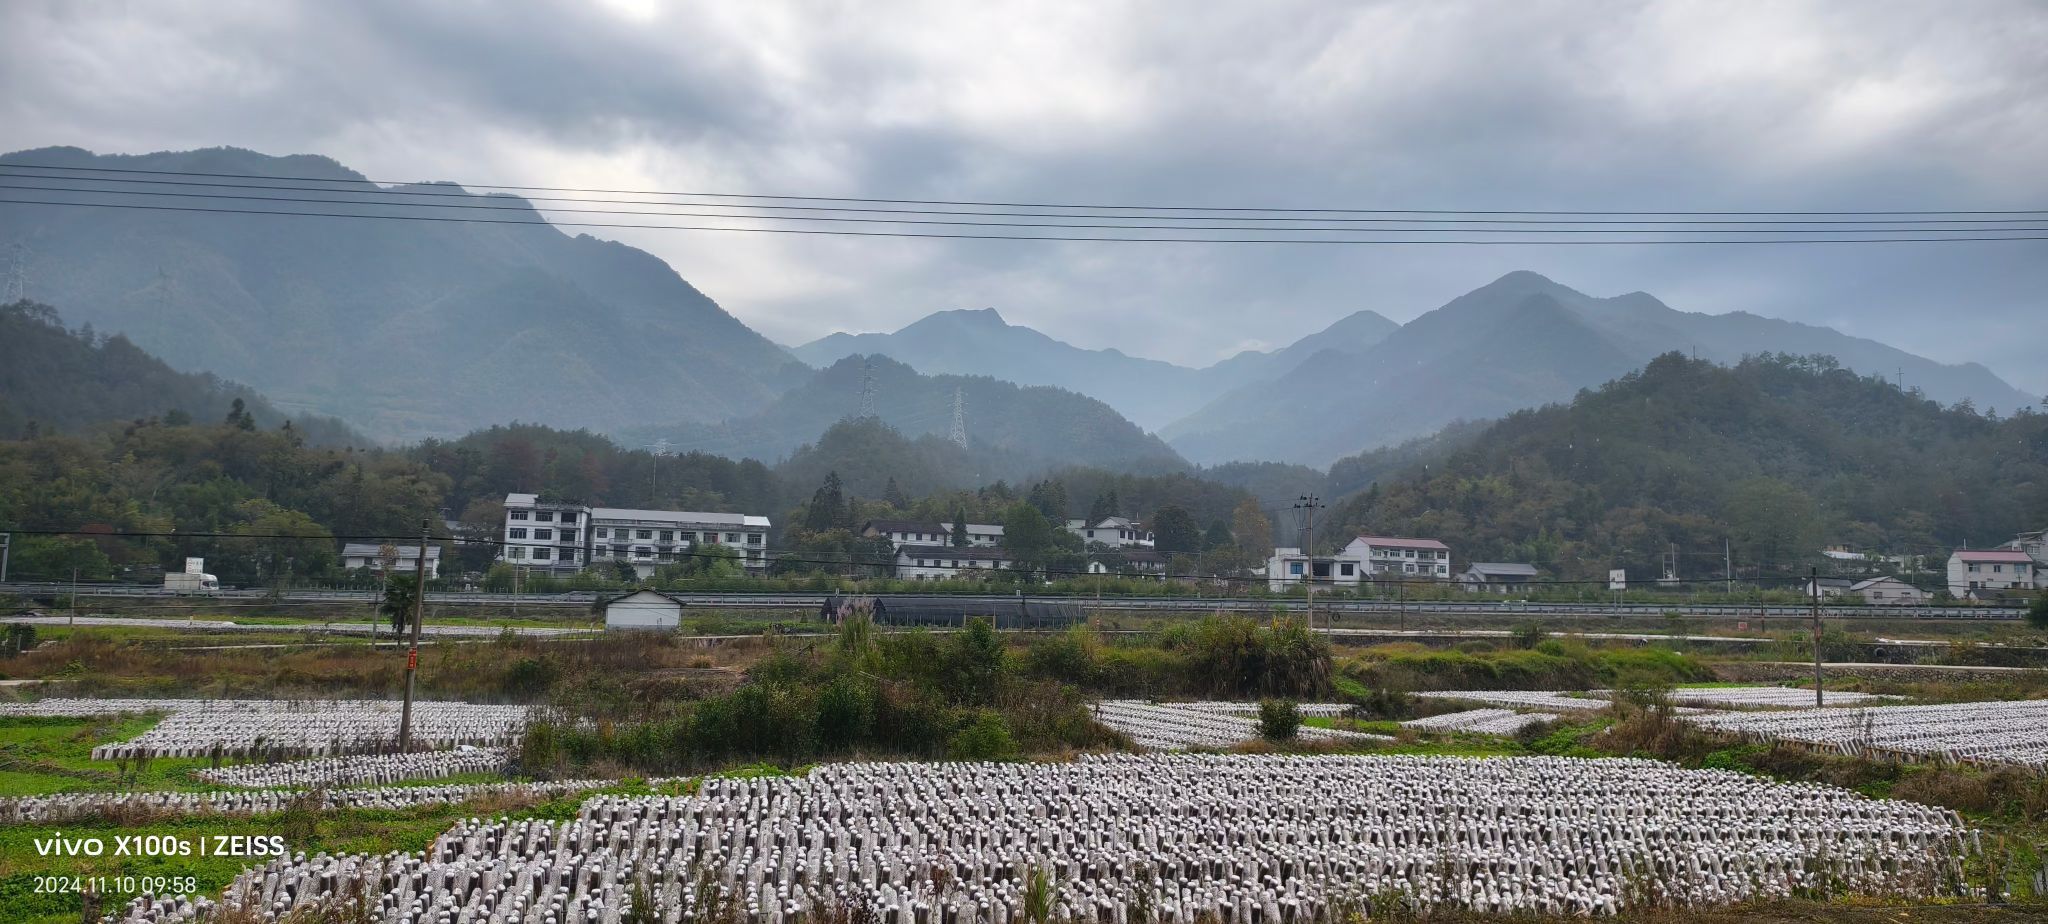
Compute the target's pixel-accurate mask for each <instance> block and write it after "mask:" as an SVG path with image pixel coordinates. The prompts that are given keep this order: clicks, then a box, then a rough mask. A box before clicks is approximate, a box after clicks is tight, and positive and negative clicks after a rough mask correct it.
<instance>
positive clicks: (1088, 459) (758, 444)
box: [621, 356, 1187, 478]
mask: <svg viewBox="0 0 2048 924" xmlns="http://www.w3.org/2000/svg"><path fill="white" fill-rule="evenodd" d="M864 379H866V380H869V381H870V382H871V384H872V387H873V390H874V405H875V416H876V417H879V418H880V419H881V421H882V422H883V423H885V424H887V425H889V426H890V427H893V428H895V429H896V430H897V431H898V432H900V433H901V434H903V435H904V436H905V437H908V438H911V439H915V438H917V437H919V436H924V435H934V436H938V437H942V438H943V437H946V436H948V435H949V434H950V433H951V430H952V425H953V399H954V394H955V391H956V390H957V391H958V393H959V396H960V400H961V406H962V411H963V415H962V416H963V420H964V422H965V424H966V430H967V438H968V445H969V448H970V449H971V450H973V451H974V452H975V453H976V454H977V455H982V456H986V457H988V458H990V459H995V460H1000V462H999V464H998V462H995V461H991V462H989V463H986V464H988V465H989V466H990V468H988V469H986V471H987V472H990V473H993V472H997V471H1001V472H1009V471H1026V470H1038V469H1042V468H1046V467H1052V466H1058V465H1098V466H1102V467H1105V468H1112V469H1116V470H1119V471H1164V470H1172V469H1180V468H1185V467H1186V466H1187V463H1186V462H1185V461H1184V460H1182V459H1181V458H1180V457H1179V456H1178V455H1176V454H1175V453H1174V451H1173V449H1172V448H1171V447H1168V446H1167V445H1166V444H1165V443H1164V442H1162V441H1160V439H1159V438H1158V437H1156V436H1153V435H1151V434H1149V433H1146V432H1145V431H1144V430H1142V429H1139V428H1138V426H1137V425H1135V424H1133V423H1131V422H1130V421H1128V420H1125V419H1124V418H1123V417H1121V416H1119V415H1118V414H1117V412H1116V411H1115V410H1114V409H1112V408H1110V407H1109V406H1108V405H1107V404H1104V403H1102V402H1100V401H1097V400H1095V399H1094V398H1090V397H1087V396H1085V395H1079V394H1075V393H1073V392H1071V391H1066V390H1063V389H1059V388H1051V387H1046V386H1019V385H1013V384H1011V383H1009V382H1003V381H998V380H996V379H993V378H989V377H988V376H979V375H976V376H966V375H921V374H919V373H918V371H917V370H915V369H912V368H911V367H909V366H907V365H905V364H903V363H900V362H897V361H895V360H893V359H890V358H889V357H886V356H873V357H860V356H850V357H847V358H845V359H842V360H840V361H839V362H837V363H834V364H832V365H831V366H830V367H828V368H825V369H821V370H818V371H817V372H816V373H815V374H813V375H812V376H811V378H810V380H809V381H807V382H805V383H804V384H802V385H800V386H798V387H797V388H795V389H794V390H792V391H790V392H789V393H788V394H785V395H783V396H782V397H780V398H778V399H776V400H775V401H774V402H773V403H771V404H770V405H768V407H766V408H765V409H763V410H762V411H760V412H759V413H756V414H752V415H749V416H746V417H738V418H734V419H731V420H727V421H724V422H721V423H716V424H692V423H683V424H677V425H674V426H659V427H639V428H634V429H630V430H627V431H624V432H622V433H621V438H622V439H623V440H624V441H625V442H626V443H627V444H629V445H635V446H640V445H646V444H649V443H653V442H655V441H656V440H663V439H665V440H668V442H669V446H670V447H672V448H674V449H677V450H701V451H704V452H711V453H717V454H719V455H723V456H727V457H730V458H741V457H746V458H754V459H760V460H763V461H767V462H774V461H777V460H780V459H782V458H784V457H786V456H788V455H789V454H790V453H791V452H792V451H793V450H795V449H796V448H797V447H798V446H801V445H803V444H805V443H810V442H812V441H814V440H817V439H818V438H819V435H820V434H822V433H824V432H825V430H826V429H827V428H829V427H831V426H832V425H833V424H834V423H837V422H838V421H840V420H842V419H845V418H848V417H853V416H857V415H858V414H859V412H860V407H861V401H860V395H861V391H862V382H863V380H864ZM966 474H971V473H966ZM990 477H991V478H993V477H1001V476H997V475H994V474H991V475H990Z"/></svg>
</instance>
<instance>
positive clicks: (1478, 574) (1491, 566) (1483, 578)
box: [1458, 561, 1536, 594]
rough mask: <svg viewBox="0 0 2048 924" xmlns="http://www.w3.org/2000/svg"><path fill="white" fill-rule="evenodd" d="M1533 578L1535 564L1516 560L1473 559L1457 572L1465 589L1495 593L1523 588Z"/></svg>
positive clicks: (1534, 576) (1534, 577) (1459, 581)
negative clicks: (1468, 564)
mask: <svg viewBox="0 0 2048 924" xmlns="http://www.w3.org/2000/svg"><path fill="white" fill-rule="evenodd" d="M1535 580H1536V566H1535V565H1526V564H1521V563H1518V562H1504V561H1475V562H1473V563H1472V564H1471V565H1470V566H1468V567H1467V568H1466V569H1465V570H1463V571H1460V572H1458V583H1460V584H1463V585H1465V589H1466V590H1471V591H1483V592H1487V593H1496V594H1505V593H1512V592H1514V591H1516V590H1521V589H1524V588H1526V587H1528V586H1529V585H1530V584H1531V583H1533V582H1534V581H1535Z"/></svg>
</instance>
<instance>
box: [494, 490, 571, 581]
mask: <svg viewBox="0 0 2048 924" xmlns="http://www.w3.org/2000/svg"><path fill="white" fill-rule="evenodd" d="M589 519H590V508H588V507H584V506H582V505H581V504H564V503H559V502H553V501H550V502H543V501H541V499H540V495H538V494H507V495H505V544H504V546H503V547H502V548H500V549H499V550H498V558H499V560H500V561H504V562H509V563H510V564H511V565H512V566H513V567H515V568H525V569H527V570H530V571H547V572H551V573H560V574H574V573H576V572H578V571H581V570H583V566H584V565H585V564H586V563H588V562H589V555H588V553H587V551H586V550H585V547H584V543H585V542H586V541H587V539H586V537H585V535H584V530H585V529H586V526H585V521H587V520H589Z"/></svg>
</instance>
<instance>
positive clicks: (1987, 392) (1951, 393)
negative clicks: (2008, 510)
mask: <svg viewBox="0 0 2048 924" xmlns="http://www.w3.org/2000/svg"><path fill="white" fill-rule="evenodd" d="M1669 350H1676V351H1679V352H1688V353H1696V354H1697V355H1698V356H1699V357H1700V358H1701V359H1711V360H1714V361H1716V362H1722V363H1731V362H1735V361H1737V360H1739V359H1741V358H1742V356H1744V355H1745V354H1755V353H1764V352H1781V353H1799V354H1812V353H1824V354H1827V355H1831V356H1834V357H1835V358H1836V359H1838V360H1840V362H1841V363H1842V365H1843V366H1846V367H1848V368H1850V369H1853V370H1856V371H1858V372H1862V373H1865V374H1890V373H1892V372H1893V371H1894V370H1897V369H1900V368H1903V369H1904V370H1905V375H1906V380H1907V384H1909V385H1912V386H1916V387H1919V388H1921V389H1922V390H1924V391H1925V393H1926V394H1927V396H1928V397H1930V398H1933V399H1935V400H1938V401H1942V402H1944V403H1949V402H1954V401H1958V400H1961V399H1963V398H1970V399H1972V400H1973V401H1975V402H1976V404H1977V406H1978V407H1980V408H1981V407H1988V406H1996V407H2000V408H2007V409H2010V408H2013V407H2017V406H2020V405H2023V404H2027V403H2030V399H2029V398H2028V397H2027V396H2026V395H2024V394H2022V393H2021V392H2019V391H2018V390H2016V389H2014V388H2013V387H2012V386H2011V385H2008V384H2006V383H2005V382H2004V381H2002V380H2000V379H1999V378H1998V377H1997V376H1995V375H1993V374H1992V373H1991V371H1990V370H1988V369H1985V368H1984V367H1983V366H1980V365H1977V364H1975V363H1966V364H1963V365H1945V364H1942V363H1937V362H1935V361H1933V360H1929V359H1926V358H1923V357H1919V356H1915V355H1913V354H1911V353H1907V352H1905V351H1903V350H1899V349H1895V348H1893V347H1889V346H1885V345H1884V344H1881V343H1877V342H1875V341H1871V340H1865V339H1862V338H1858V337H1851V336H1848V335H1846V334H1843V333H1840V332H1839V331H1835V330H1832V329H1829V328H1824V327H1814V326H1811V325H1806V324H1797V323H1793V322H1790V321H1780V320H1774V319H1771V318H1763V317H1758V316H1756V315H1752V314H1747V313H1741V312H1737V313H1733V314H1725V315H1706V314H1696V313H1690V312H1682V311H1676V310H1673V309H1671V308H1669V307H1666V306H1665V305H1664V304H1663V303H1662V302H1659V301H1657V300H1656V299H1655V298H1652V297H1650V296H1649V295H1645V294H1643V293H1640V292H1633V293H1629V294H1627V295H1621V296H1617V297H1614V298H1594V297H1592V296H1588V295H1586V294H1584V293H1581V292H1577V291H1574V290H1572V289H1570V288H1567V287H1565V286H1562V285H1559V284H1557V283H1555V282H1552V281H1550V280H1549V279H1546V278H1544V277H1542V276H1540V275H1537V274H1535V273H1531V272H1515V273H1509V274H1508V275H1506V276H1503V277H1501V278H1500V279H1497V280H1495V281H1494V282H1492V283H1489V284H1487V285H1486V286H1483V287H1481V288H1479V289H1476V290H1474V291H1472V292H1470V293H1467V294H1465V295H1462V296H1459V297H1458V298H1456V299H1453V300H1451V301H1450V302H1449V303H1447V304H1445V305H1444V306H1443V307H1441V308H1438V309H1436V310H1434V311H1430V312H1428V313H1427V314H1424V315H1422V316H1421V317H1418V318H1416V319H1415V320H1413V321H1410V322H1408V323H1407V324H1406V325H1403V326H1402V327H1401V328H1399V329H1398V330H1396V331H1394V332H1393V333H1391V334H1389V335H1388V336H1387V337H1386V338H1385V339H1384V340H1381V341H1380V342H1379V343H1377V344H1376V345H1374V346H1373V347H1371V348H1369V349H1366V350H1364V351H1361V352H1354V353H1340V352H1336V351H1333V350H1324V351H1322V352H1319V353H1317V354H1315V355H1313V356H1311V357H1309V358H1308V359H1307V360H1305V361H1303V362H1302V363H1300V364H1299V365H1297V366H1295V367H1294V368H1293V369H1291V370H1289V371H1288V372H1287V373H1285V374H1284V375H1281V376H1279V377H1278V378H1274V379H1269V380H1266V381H1263V382H1256V383H1253V384H1251V385H1247V386H1244V387H1241V388H1239V389H1237V390H1235V391H1232V392H1231V393H1229V394H1226V395H1224V396H1222V397H1220V398H1218V399H1216V400H1215V401H1213V402H1211V403H1209V404H1208V405H1207V406H1205V407H1203V408H1202V409H1200V410H1199V411H1196V412H1195V413H1193V414H1191V415H1189V416H1188V417H1186V418H1184V419H1182V420H1179V421H1176V422H1174V423H1173V424H1172V425H1170V426H1168V427H1167V428H1165V429H1164V430H1162V431H1161V435H1163V436H1165V437H1166V438H1167V439H1168V440H1169V441H1170V442H1171V443H1172V444H1173V445H1174V448H1176V449H1179V450H1180V451H1181V453H1182V454H1183V455H1185V456H1187V457H1188V458H1189V459H1191V460H1193V461H1195V462H1197V463H1202V464H1213V463H1217V462H1223V461H1229V460H1233V459H1243V458H1245V457H1246V455H1247V454H1248V452H1247V449H1246V447H1259V449H1260V451H1263V452H1264V454H1265V455H1266V456H1267V457H1268V458H1271V459H1273V460H1276V461H1286V462H1300V463H1305V464H1309V465H1318V466H1320V465H1326V464H1328V463H1329V462H1330V461H1332V460H1334V459H1336V458H1338V457H1340V456H1344V455H1347V454H1350V453H1355V452H1358V451H1360V450H1364V449H1371V448H1374V447H1380V446H1390V445H1394V444H1397V443H1400V442H1403V441H1405V440H1408V439H1412V438H1414V437H1418V436H1422V435H1425V434H1428V433H1431V432H1434V431H1435V430H1437V429H1439V428H1441V427H1442V426H1444V425H1445V424H1448V423H1450V422H1452V421H1455V420H1461V419H1464V420H1476V419H1480V418H1487V417H1498V416H1501V415H1503V414H1506V413H1509V412H1511V411H1514V410H1518V409H1521V408H1528V407H1535V406H1538V405H1541V404H1545V403H1548V402H1552V401H1562V400H1565V399H1568V398H1570V397H1572V395H1573V394H1575V393H1576V392H1577V391H1578V390H1579V389H1581V388H1587V387H1591V386H1594V385H1598V384H1600V383H1603V382H1606V381H1608V380H1610V379H1613V378H1615V377H1616V376H1618V375H1620V374H1622V373H1624V372H1627V371H1629V370H1631V369H1635V368H1637V367H1640V366H1641V365H1643V364H1644V363H1646V362H1648V361H1649V360H1650V359H1651V358H1652V357H1654V356H1656V355H1657V354H1659V353H1662V352H1665V351H1669Z"/></svg>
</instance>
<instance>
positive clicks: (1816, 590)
mask: <svg viewBox="0 0 2048 924" xmlns="http://www.w3.org/2000/svg"><path fill="white" fill-rule="evenodd" d="M1806 590H1807V606H1808V607H1809V608H1811V609H1812V611H1813V707H1814V708H1815V709H1819V708H1820V707H1821V705H1822V703H1821V696H1822V694H1821V690H1820V569H1819V568H1808V569H1806Z"/></svg>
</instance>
